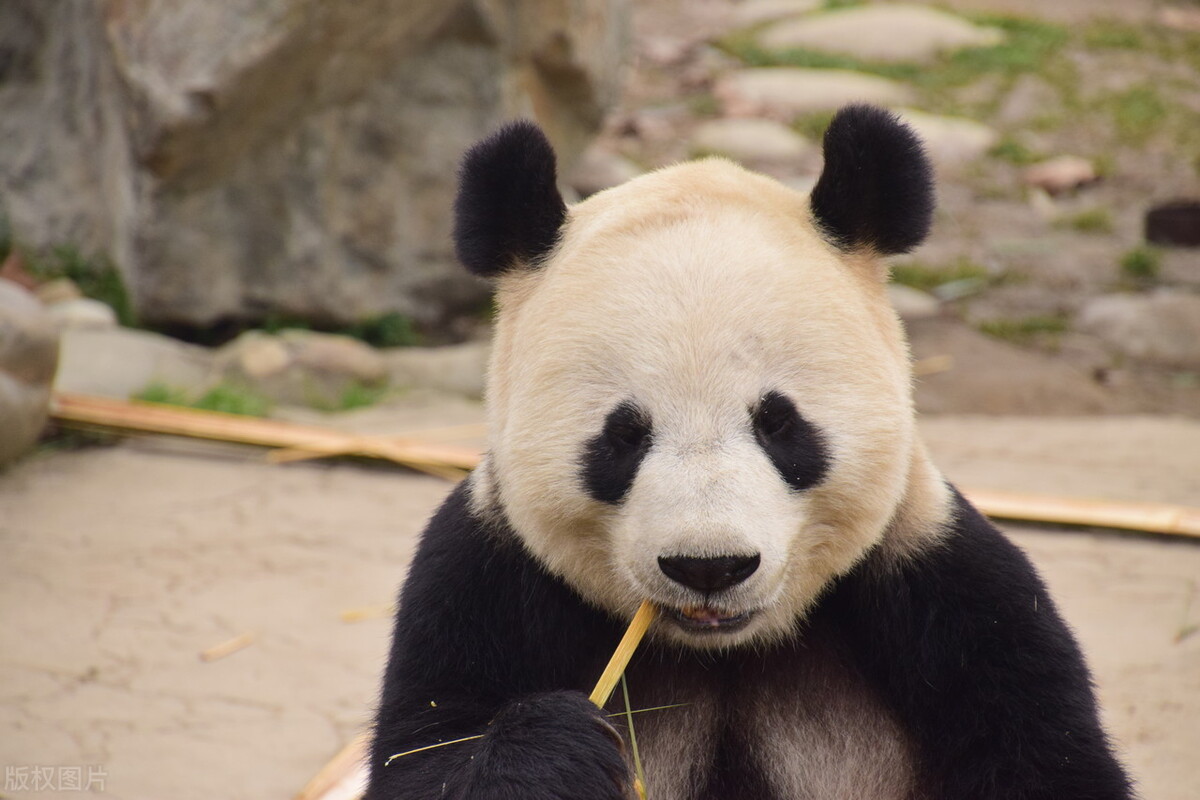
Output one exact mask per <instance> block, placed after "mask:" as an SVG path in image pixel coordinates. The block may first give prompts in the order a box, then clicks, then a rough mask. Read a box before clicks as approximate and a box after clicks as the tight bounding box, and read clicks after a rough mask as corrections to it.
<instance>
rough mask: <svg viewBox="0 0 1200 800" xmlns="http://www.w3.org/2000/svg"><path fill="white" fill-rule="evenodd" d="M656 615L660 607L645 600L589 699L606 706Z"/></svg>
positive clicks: (602, 706)
mask: <svg viewBox="0 0 1200 800" xmlns="http://www.w3.org/2000/svg"><path fill="white" fill-rule="evenodd" d="M656 616H658V609H657V608H655V606H654V604H653V603H651V602H650V601H649V600H643V601H642V604H641V606H639V607H638V610H637V613H636V614H634V615H633V620H632V621H631V622H630V623H629V627H628V628H626V630H625V635H624V636H622V637H621V642H620V643H619V644H618V645H617V649H616V650H615V651H613V654H612V658H610V659H609V660H608V666H607V667H605V668H604V672H602V673H601V674H600V680H598V681H596V688H595V689H593V690H592V694H591V696H590V697H589V698H588V699H589V700H591V701H592V702H593V703H595V704H596V705H598V706H600V707H601V708H604V704H605V703H607V702H608V698H609V697H610V696H612V693H613V689H614V688H616V685H617V681H618V680H620V679H621V674H622V673H623V672H625V667H626V666H628V665H629V659H631V658H633V651H634V650H636V649H637V646H638V643H639V642H641V641H642V637H643V636H645V635H646V630H647V629H648V628H649V627H650V623H651V622H653V621H654V618H655V617H656Z"/></svg>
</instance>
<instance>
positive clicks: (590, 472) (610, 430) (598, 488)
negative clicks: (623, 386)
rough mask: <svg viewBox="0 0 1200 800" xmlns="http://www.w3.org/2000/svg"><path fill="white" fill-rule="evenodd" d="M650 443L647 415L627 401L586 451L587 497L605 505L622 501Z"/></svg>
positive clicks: (609, 416) (584, 480) (609, 415)
mask: <svg viewBox="0 0 1200 800" xmlns="http://www.w3.org/2000/svg"><path fill="white" fill-rule="evenodd" d="M650 444H651V424H650V417H649V415H648V414H646V413H645V412H644V411H642V410H641V409H640V408H638V407H637V406H636V405H634V404H633V403H631V402H628V401H626V402H623V403H621V404H620V405H618V406H617V407H616V408H614V409H613V410H612V411H610V412H609V414H608V416H607V417H605V419H604V428H603V429H602V430H601V431H600V433H599V434H597V435H596V436H595V437H594V438H593V439H591V440H590V441H589V442H588V443H587V448H586V449H585V451H584V455H583V482H584V485H585V486H586V488H587V491H588V494H590V495H591V496H592V497H594V498H595V499H597V500H599V501H600V502H602V503H611V504H616V503H619V502H621V501H622V500H623V499H624V498H625V495H626V494H627V493H628V492H629V488H630V487H631V486H632V485H633V479H634V478H635V477H636V476H637V471H638V467H639V466H640V465H641V463H642V459H643V458H644V457H645V455H646V452H647V451H648V450H649V449H650Z"/></svg>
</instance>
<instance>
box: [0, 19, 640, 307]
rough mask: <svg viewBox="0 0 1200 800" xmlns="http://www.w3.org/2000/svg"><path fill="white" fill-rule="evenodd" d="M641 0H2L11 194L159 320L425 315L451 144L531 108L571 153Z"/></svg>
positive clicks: (605, 97) (608, 86) (23, 224)
mask: <svg viewBox="0 0 1200 800" xmlns="http://www.w3.org/2000/svg"><path fill="white" fill-rule="evenodd" d="M627 17H628V0H458V1H457V2H455V1H454V0H451V1H450V2H447V0H356V1H355V2H345V3H343V2H336V3H335V2H325V0H228V2H220V3H178V2H174V1H173V0H59V2H53V3H46V2H43V1H42V0H8V1H7V2H5V3H3V4H0V52H4V53H5V60H4V68H3V70H2V71H0V112H2V113H0V138H2V139H3V141H4V142H5V146H4V148H0V202H2V203H3V206H4V209H3V210H4V211H5V212H6V213H7V215H8V217H9V218H10V220H11V223H12V227H13V229H14V232H15V235H16V237H17V238H18V240H20V241H22V242H23V243H26V244H29V245H32V246H35V247H48V246H52V245H55V244H61V243H64V242H68V243H71V244H72V245H74V246H76V247H78V248H79V249H80V250H81V251H83V252H85V253H102V254H106V255H107V256H109V257H110V258H111V259H112V261H113V262H114V263H115V264H116V265H117V267H118V269H119V270H120V272H121V274H122V276H123V277H124V279H125V280H126V282H127V283H128V285H129V288H130V289H131V292H132V295H133V299H134V303H135V307H136V310H137V312H138V313H139V314H140V316H141V317H142V319H143V320H145V321H148V322H150V323H159V324H170V325H176V326H184V327H203V326H207V325H210V324H212V323H215V322H218V321H223V320H224V321H231V320H232V321H254V320H257V319H261V318H263V317H265V316H267V315H268V314H271V313H274V314H277V315H278V314H282V315H286V316H302V317H306V318H309V319H311V320H314V321H321V322H329V323H345V322H350V321H354V320H356V319H361V318H364V317H369V316H373V315H377V314H382V313H385V312H389V311H394V312H399V313H403V314H407V315H410V316H411V317H413V318H415V319H416V320H418V321H420V322H423V323H426V324H432V325H436V324H437V323H438V322H439V321H440V320H442V319H443V318H445V317H446V316H448V315H454V314H456V313H460V312H462V311H463V310H464V309H468V308H470V307H472V306H473V305H475V304H477V303H479V302H480V301H481V298H482V295H483V289H482V287H481V286H480V285H478V284H476V283H474V282H473V281H471V280H470V279H468V278H467V277H466V276H465V275H464V274H463V273H462V272H461V271H459V270H457V269H455V268H454V266H453V254H452V252H451V245H450V237H449V229H450V217H449V214H448V210H449V208H450V205H451V202H452V196H453V183H454V175H455V167H456V164H457V161H458V159H459V158H460V156H461V154H462V151H463V150H464V149H465V148H466V147H467V146H469V145H470V144H471V143H472V142H473V141H474V140H476V139H477V138H479V137H480V136H481V135H483V134H485V133H486V132H488V131H489V130H491V129H492V128H494V127H495V126H496V125H497V124H498V123H499V122H500V121H502V120H504V119H508V118H511V117H515V116H522V115H523V116H531V117H533V118H535V119H536V120H537V121H538V122H540V123H541V124H542V125H543V126H544V127H545V129H546V131H547V133H548V134H549V135H550V138H551V139H552V140H553V141H554V144H555V146H556V148H557V149H558V151H559V153H560V154H561V155H562V157H563V160H564V162H565V164H564V166H569V165H570V162H571V161H572V159H573V158H574V157H575V156H576V155H577V154H578V153H580V152H581V151H582V150H583V148H584V146H585V145H586V144H587V142H588V140H589V138H590V137H591V135H592V133H593V132H594V131H596V130H597V129H598V127H599V124H600V122H601V119H602V116H603V114H604V112H605V110H606V109H607V108H608V107H609V106H610V105H611V104H612V103H613V102H614V101H615V99H616V93H617V90H618V80H619V70H620V67H621V62H622V54H623V52H624V51H625V48H626V43H625V40H626V36H625V27H626V23H627Z"/></svg>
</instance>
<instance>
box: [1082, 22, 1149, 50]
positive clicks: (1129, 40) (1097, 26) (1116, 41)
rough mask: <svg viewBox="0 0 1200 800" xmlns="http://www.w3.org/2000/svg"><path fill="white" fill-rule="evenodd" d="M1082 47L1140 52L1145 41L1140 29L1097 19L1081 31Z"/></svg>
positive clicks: (1144, 45) (1145, 44)
mask: <svg viewBox="0 0 1200 800" xmlns="http://www.w3.org/2000/svg"><path fill="white" fill-rule="evenodd" d="M1083 45H1084V46H1085V47H1090V48H1093V49H1097V50H1141V49H1144V48H1145V47H1146V46H1147V40H1146V36H1145V34H1144V33H1143V30H1142V28H1137V27H1134V26H1132V25H1126V24H1125V23H1123V22H1118V21H1117V20H1111V19H1099V20H1095V21H1094V22H1092V23H1090V24H1089V25H1088V26H1087V27H1086V28H1084V29H1083Z"/></svg>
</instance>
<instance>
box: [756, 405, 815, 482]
mask: <svg viewBox="0 0 1200 800" xmlns="http://www.w3.org/2000/svg"><path fill="white" fill-rule="evenodd" d="M750 420H751V425H752V427H753V429H754V438H755V440H757V442H758V445H759V447H761V448H762V449H763V452H765V453H766V454H767V457H768V458H769V459H770V460H771V464H772V465H774V467H775V469H776V471H777V472H778V473H779V475H780V477H781V478H783V480H784V481H785V482H786V483H787V484H788V485H789V486H791V487H792V488H793V489H795V490H796V491H801V490H804V489H808V488H810V487H812V486H815V485H816V484H818V483H820V482H821V480H822V479H823V478H824V477H825V473H826V472H827V471H828V470H829V460H830V457H829V448H828V447H827V446H826V444H825V439H824V437H823V436H822V435H821V431H820V430H819V429H818V428H817V427H816V426H814V425H813V424H812V423H810V422H809V421H808V420H806V419H805V418H804V417H802V416H801V415H800V412H799V411H797V410H796V406H795V404H793V403H792V401H791V400H789V399H788V398H787V397H786V396H785V395H783V394H780V393H779V392H768V393H767V394H765V395H763V397H762V399H761V400H760V401H759V402H758V405H757V406H756V407H755V408H753V409H751V412H750Z"/></svg>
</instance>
